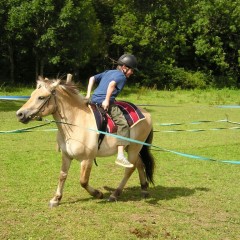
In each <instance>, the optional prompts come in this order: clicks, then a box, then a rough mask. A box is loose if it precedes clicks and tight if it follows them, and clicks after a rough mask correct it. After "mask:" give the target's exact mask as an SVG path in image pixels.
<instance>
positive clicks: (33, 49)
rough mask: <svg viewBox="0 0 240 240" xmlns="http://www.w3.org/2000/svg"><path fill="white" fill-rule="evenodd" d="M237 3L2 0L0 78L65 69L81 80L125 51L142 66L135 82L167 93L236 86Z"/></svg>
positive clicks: (239, 50)
mask: <svg viewBox="0 0 240 240" xmlns="http://www.w3.org/2000/svg"><path fill="white" fill-rule="evenodd" d="M239 3H240V2H239V0H230V1H229V0H228V1H227V0H182V1H178V0H172V1H168V0H142V1H134V0H132V1H130V0H128V1H126V0H118V1H116V0H94V1H93V0H86V1H81V0H65V1H60V2H59V1H55V0H31V1H29V0H6V1H4V2H1V3H0V20H1V23H2V24H1V27H0V31H1V35H0V50H1V55H2V58H1V60H0V61H1V67H0V78H2V79H6V78H9V79H11V81H12V82H14V81H15V82H24V81H25V82H29V81H31V80H32V79H34V76H36V75H38V74H41V75H48V76H49V75H53V76H56V75H57V74H60V73H66V72H69V71H72V72H75V73H76V72H79V71H80V72H81V73H80V77H84V78H86V77H87V76H90V74H94V73H95V72H96V71H101V70H104V69H105V68H108V67H112V62H111V61H110V60H109V58H113V59H117V58H118V57H119V56H120V55H121V54H123V53H125V52H129V53H133V54H134V55H136V57H137V58H138V61H139V68H140V73H138V74H137V75H136V76H135V78H134V80H133V82H137V83H140V84H144V85H147V86H154V85H156V86H157V87H159V88H167V89H172V88H176V87H179V88H196V87H199V88H204V87H206V86H208V85H212V86H218V87H224V86H228V87H238V86H239V84H240V80H239V79H240V39H239V36H240V14H239V13H240V4H239ZM108 57H109V58H108ZM4 77H5V78H4ZM25 79H27V80H25Z"/></svg>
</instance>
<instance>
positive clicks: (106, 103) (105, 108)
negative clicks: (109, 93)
mask: <svg viewBox="0 0 240 240" xmlns="http://www.w3.org/2000/svg"><path fill="white" fill-rule="evenodd" d="M102 107H103V109H104V110H106V111H107V110H108V107H109V101H107V100H106V99H105V100H104V101H103V102H102Z"/></svg>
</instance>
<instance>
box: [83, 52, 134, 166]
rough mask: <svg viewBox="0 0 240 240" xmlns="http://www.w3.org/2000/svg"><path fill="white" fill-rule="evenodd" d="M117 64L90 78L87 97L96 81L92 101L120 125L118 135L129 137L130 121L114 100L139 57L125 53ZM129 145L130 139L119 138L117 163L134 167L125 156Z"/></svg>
mask: <svg viewBox="0 0 240 240" xmlns="http://www.w3.org/2000/svg"><path fill="white" fill-rule="evenodd" d="M117 64H118V66H117V68H116V69H115V70H107V71H105V72H102V73H99V74H97V75H94V76H92V77H90V78H89V83H88V88H87V95H86V98H87V99H89V98H90V95H91V90H92V87H93V85H94V83H95V82H96V83H97V84H98V86H97V88H96V89H95V91H94V93H93V95H92V98H91V102H92V103H94V104H99V105H101V106H102V107H103V109H104V110H105V111H107V112H108V114H109V115H110V116H111V117H112V119H113V121H114V122H115V123H116V124H117V126H118V131H117V134H118V135H120V136H123V137H126V138H129V126H128V123H127V121H126V119H125V117H124V116H123V114H122V112H121V110H120V109H119V108H118V106H117V105H115V104H114V102H115V98H116V97H117V95H118V94H119V93H120V92H121V90H122V89H123V87H124V85H125V83H126V81H127V78H129V77H130V76H131V75H132V74H133V72H134V70H137V59H136V57H135V56H134V55H131V54H124V55H122V56H121V57H120V58H119V59H118V61H117ZM127 145H129V142H128V141H126V140H121V139H117V146H118V155H117V159H116V162H115V163H116V164H118V165H120V166H123V167H128V168H132V167H133V164H132V163H130V162H129V161H128V160H127V158H126V157H125V156H124V148H125V147H126V146H127Z"/></svg>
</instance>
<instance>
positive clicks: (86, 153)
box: [16, 74, 155, 207]
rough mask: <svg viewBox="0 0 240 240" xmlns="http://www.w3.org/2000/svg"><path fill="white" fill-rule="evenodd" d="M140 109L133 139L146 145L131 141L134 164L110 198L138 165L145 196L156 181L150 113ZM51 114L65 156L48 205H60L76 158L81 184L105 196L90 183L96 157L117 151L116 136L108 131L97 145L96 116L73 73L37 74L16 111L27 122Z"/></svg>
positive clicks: (129, 158)
mask: <svg viewBox="0 0 240 240" xmlns="http://www.w3.org/2000/svg"><path fill="white" fill-rule="evenodd" d="M141 111H142V113H143V115H144V116H145V119H143V120H142V121H140V122H139V123H137V124H136V125H134V126H133V127H131V128H130V139H134V140H137V141H140V142H144V143H146V144H139V143H137V141H136V142H133V141H130V144H129V145H128V147H127V150H126V151H127V153H128V160H129V161H130V162H131V163H132V164H133V165H134V167H133V168H125V172H124V177H123V179H122V180H121V182H120V183H119V185H118V187H117V188H116V189H115V190H114V191H113V192H112V193H111V195H110V197H109V198H108V201H117V199H118V197H119V196H120V194H121V193H122V191H123V188H124V186H125V185H126V183H127V181H128V179H129V178H130V176H131V175H132V173H133V172H134V170H135V169H136V168H137V170H138V175H139V180H140V185H141V194H142V196H143V197H147V196H148V195H149V193H148V187H149V183H150V184H154V180H153V175H154V166H155V160H154V157H153V156H152V154H151V152H150V146H151V143H152V139H153V128H152V121H151V115H150V113H148V112H147V111H146V110H144V109H141ZM48 115H52V116H53V119H54V122H55V123H56V125H57V128H58V131H57V144H58V147H59V150H60V151H61V157H62V166H61V171H60V176H59V182H58V186H57V190H56V193H55V195H54V197H53V198H52V199H51V200H50V202H49V206H50V207H56V206H58V205H59V204H60V201H61V199H62V195H63V188H64V183H65V181H66V179H67V176H68V171H69V168H70V165H71V162H72V160H73V159H76V160H78V161H80V165H81V167H80V185H81V187H83V188H84V189H85V190H86V191H87V192H88V193H89V194H90V195H91V196H93V197H96V198H98V199H102V198H103V193H102V192H101V191H100V190H97V189H95V188H93V187H92V186H90V185H89V178H90V173H91V169H92V165H93V163H94V160H95V159H96V157H106V156H112V155H114V154H116V153H117V145H116V137H114V135H112V134H111V135H108V134H105V137H104V139H103V141H102V143H101V145H100V147H99V146H98V138H99V132H98V130H97V125H96V120H95V117H94V115H93V112H92V110H91V108H90V106H89V104H88V102H87V101H86V99H85V98H84V97H83V96H82V95H81V94H80V92H79V90H78V87H77V85H76V84H75V83H74V82H73V81H72V75H71V74H68V75H67V79H66V80H63V79H58V78H57V79H48V78H43V77H41V76H40V77H38V79H37V80H36V89H35V90H34V91H33V92H32V93H31V96H30V98H29V99H28V101H27V102H26V103H24V104H23V106H22V107H21V108H20V109H19V110H18V111H17V112H16V116H17V118H18V120H19V121H20V122H21V123H24V124H27V123H28V122H30V121H32V120H39V119H41V118H43V117H46V116H48ZM90 129H93V130H92V131H91V130H90Z"/></svg>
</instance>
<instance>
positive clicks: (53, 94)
mask: <svg viewBox="0 0 240 240" xmlns="http://www.w3.org/2000/svg"><path fill="white" fill-rule="evenodd" d="M51 97H54V101H55V110H54V111H53V113H55V112H56V111H57V102H56V91H55V90H52V91H51V94H50V95H49V96H48V97H47V98H46V99H45V100H44V102H43V103H42V104H41V105H40V106H39V107H38V108H37V111H36V113H34V115H33V116H31V115H30V116H29V118H31V119H34V118H37V119H38V120H40V119H41V117H40V116H38V113H40V112H44V110H45V107H46V106H48V104H49V101H50V99H51Z"/></svg>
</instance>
